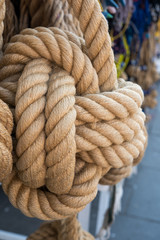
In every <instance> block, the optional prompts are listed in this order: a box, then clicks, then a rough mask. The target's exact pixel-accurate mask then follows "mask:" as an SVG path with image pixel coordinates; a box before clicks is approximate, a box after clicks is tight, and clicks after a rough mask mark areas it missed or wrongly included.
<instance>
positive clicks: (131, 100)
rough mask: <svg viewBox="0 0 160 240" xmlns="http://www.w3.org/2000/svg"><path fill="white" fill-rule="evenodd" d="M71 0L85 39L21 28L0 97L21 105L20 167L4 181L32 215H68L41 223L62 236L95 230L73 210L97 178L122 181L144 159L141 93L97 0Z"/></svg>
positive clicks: (7, 58)
mask: <svg viewBox="0 0 160 240" xmlns="http://www.w3.org/2000/svg"><path fill="white" fill-rule="evenodd" d="M27 2H28V1H26V4H27ZM29 2H30V4H31V5H29V6H30V7H31V6H32V4H33V2H34V3H35V5H34V6H35V8H36V1H29ZM63 2H64V1H63ZM68 3H69V6H70V8H71V10H70V12H72V11H73V13H74V16H75V17H76V18H77V21H78V23H79V25H80V28H81V31H82V33H83V36H84V38H83V39H82V38H81V37H79V36H78V35H75V34H74V33H71V32H68V31H65V30H63V31H62V30H60V29H58V28H54V27H50V28H45V27H37V28H34V29H29V28H28V29H24V30H22V31H21V32H20V33H19V34H17V35H15V36H13V37H12V38H11V40H10V42H9V43H8V44H7V46H6V48H5V51H4V56H3V57H2V59H1V61H0V98H1V99H2V100H3V101H5V102H6V103H7V104H8V105H9V106H10V108H14V111H13V113H14V117H15V137H16V144H15V146H14V149H13V158H14V165H13V169H12V172H11V173H10V174H9V176H7V178H5V179H4V180H3V182H2V186H3V190H4V191H5V193H6V194H7V195H8V197H9V200H10V202H11V203H12V204H13V206H15V207H16V208H19V209H20V210H21V211H22V212H23V213H24V214H25V215H27V216H29V217H37V218H40V219H44V220H60V219H65V220H60V221H56V222H55V223H53V225H52V224H48V225H45V226H46V227H42V228H41V229H42V237H43V232H44V233H45V232H46V231H48V230H46V229H47V228H48V227H49V229H50V230H49V231H50V233H51V235H52V233H53V236H54V234H55V233H56V234H57V239H80V238H79V236H80V234H81V236H84V239H85V238H86V239H87V238H89V239H93V237H91V235H89V234H87V233H84V232H83V230H81V228H80V227H79V224H78V223H77V220H76V214H77V213H78V212H79V211H81V210H82V209H83V208H84V207H85V206H86V205H87V204H88V203H89V202H91V201H92V200H93V199H94V198H95V196H96V193H97V185H98V183H99V182H100V183H102V184H115V183H116V182H118V181H120V180H121V179H122V178H124V177H126V176H128V175H129V173H130V171H131V168H132V166H133V165H135V164H137V163H138V162H139V161H140V159H141V158H142V156H143V153H144V150H145V147H146V142H147V134H146V130H145V127H144V121H145V115H144V113H143V112H142V110H141V105H142V102H143V92H142V90H141V88H140V87H139V86H138V85H136V84H133V83H131V82H125V81H124V80H123V79H118V80H117V75H116V67H115V64H114V56H113V51H112V49H111V39H110V36H109V33H108V25H107V22H106V20H105V18H104V17H103V15H102V14H101V9H100V6H99V3H98V2H97V1H95V0H83V1H81V2H80V1H79V0H74V1H70V0H68ZM25 7H26V6H25ZM33 9H34V8H33ZM31 10H32V7H31V9H30V12H31V13H33V11H31ZM26 11H27V12H28V10H24V12H26ZM36 11H37V10H36ZM38 12H39V11H38ZM27 14H28V13H27ZM33 15H34V14H33ZM34 16H35V15H34ZM42 16H43V15H42ZM24 19H25V20H26V19H28V18H26V17H25V16H24ZM38 19H39V17H38ZM40 20H42V19H40ZM27 22H28V20H27ZM31 22H32V20H31ZM27 24H28V23H27ZM22 28H23V27H22ZM73 215H74V216H73ZM67 225H68V226H67ZM73 225H74V227H73ZM57 226H58V227H57ZM64 226H66V228H64ZM69 226H70V227H69ZM71 226H72V227H73V231H70V229H71V230H72V227H71ZM58 229H60V230H58ZM40 231H41V230H40ZM35 236H36V235H35ZM44 236H45V235H44ZM82 239H83V238H82Z"/></svg>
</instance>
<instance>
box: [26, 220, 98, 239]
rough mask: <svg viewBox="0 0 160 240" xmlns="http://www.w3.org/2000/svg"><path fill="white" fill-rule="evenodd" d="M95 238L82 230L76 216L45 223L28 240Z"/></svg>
mask: <svg viewBox="0 0 160 240" xmlns="http://www.w3.org/2000/svg"><path fill="white" fill-rule="evenodd" d="M44 239H47V240H69V239H73V240H94V237H93V236H92V235H91V234H89V233H87V232H85V231H84V230H82V228H81V226H80V224H79V222H78V221H77V219H76V216H73V217H70V218H68V219H64V220H62V221H56V222H50V223H44V224H43V225H42V226H41V227H40V228H39V229H38V230H37V231H36V232H35V233H33V234H31V235H30V236H29V237H28V238H27V240H44Z"/></svg>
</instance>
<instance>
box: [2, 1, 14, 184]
mask: <svg viewBox="0 0 160 240" xmlns="http://www.w3.org/2000/svg"><path fill="white" fill-rule="evenodd" d="M4 17H5V1H1V3H0V51H1V49H2V46H3V36H2V33H3V28H4V27H3V26H4V24H3V20H4ZM1 55H2V52H1ZM12 128H13V119H12V114H11V112H10V110H9V108H8V106H7V104H5V103H4V102H3V101H2V100H0V182H1V181H2V180H3V179H4V178H6V177H7V176H8V174H9V173H10V172H11V170H12V164H13V163H12V155H11V152H12V139H11V136H10V135H11V132H12Z"/></svg>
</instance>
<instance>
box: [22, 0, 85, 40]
mask: <svg viewBox="0 0 160 240" xmlns="http://www.w3.org/2000/svg"><path fill="white" fill-rule="evenodd" d="M29 26H30V27H32V28H35V27H38V26H43V27H58V28H60V29H62V30H68V31H71V32H73V33H75V34H77V35H78V36H82V32H81V29H80V26H79V22H78V20H77V19H76V17H75V16H74V13H73V11H72V10H71V9H70V8H69V6H68V3H67V1H66V0H47V1H43V0H36V1H35V0H34V1H33V0H21V18H20V29H21V30H22V29H24V28H26V27H29Z"/></svg>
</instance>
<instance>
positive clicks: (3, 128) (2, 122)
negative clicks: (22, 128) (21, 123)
mask: <svg viewBox="0 0 160 240" xmlns="http://www.w3.org/2000/svg"><path fill="white" fill-rule="evenodd" d="M12 128H13V119H12V113H11V111H10V110H9V108H8V106H7V104H5V103H4V102H3V101H2V100H0V182H1V181H2V180H3V179H4V178H6V177H7V176H8V174H9V173H10V172H11V170H12V164H13V162H12V155H11V152H12V138H11V132H12Z"/></svg>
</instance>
